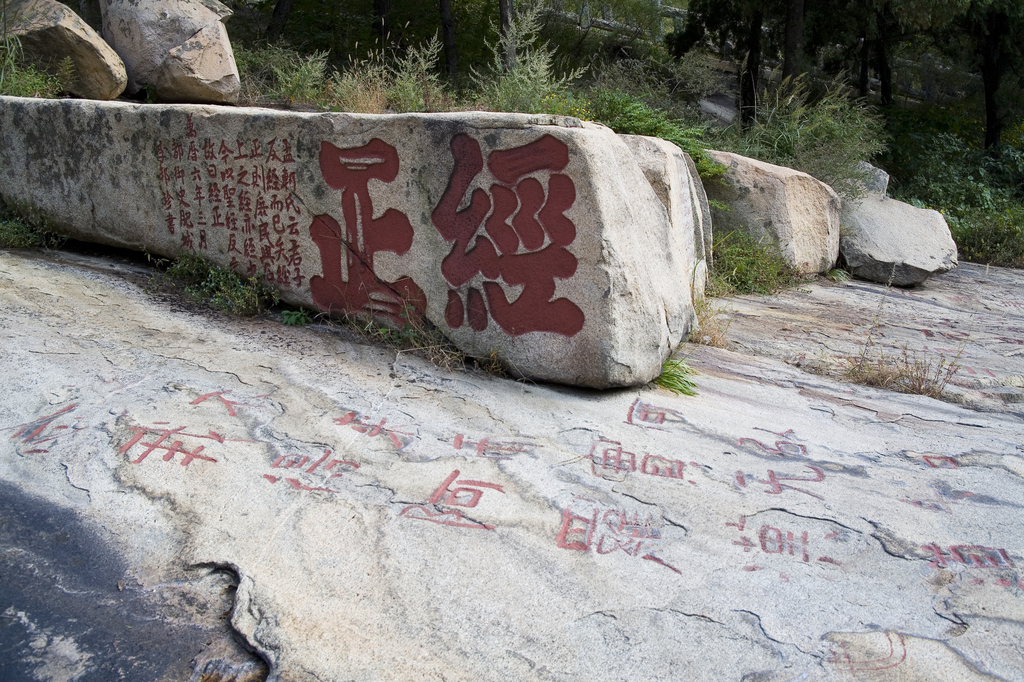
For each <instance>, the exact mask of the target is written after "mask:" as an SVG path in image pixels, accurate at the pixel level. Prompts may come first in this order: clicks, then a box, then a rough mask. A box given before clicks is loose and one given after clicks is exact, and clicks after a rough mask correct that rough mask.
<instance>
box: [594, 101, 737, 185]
mask: <svg viewBox="0 0 1024 682" xmlns="http://www.w3.org/2000/svg"><path fill="white" fill-rule="evenodd" d="M589 95H590V112H591V115H592V116H593V117H594V120H595V121H600V122H601V123H604V124H605V125H606V126H608V127H609V128H611V129H612V130H614V131H615V132H617V133H620V134H623V135H648V136H650V137H660V138H662V139H663V140H668V141H669V142H672V143H673V144H675V145H676V146H678V147H679V148H680V149H682V150H683V151H684V152H686V153H687V154H689V155H690V156H691V157H692V158H693V161H694V163H695V164H696V165H697V172H698V173H699V174H700V176H701V178H703V179H705V180H707V179H710V178H714V177H718V176H721V175H723V174H724V173H725V171H726V168H725V166H722V165H721V164H717V163H715V162H714V161H712V160H711V157H710V156H709V155H708V153H707V150H706V148H705V145H704V143H703V141H702V137H703V135H704V133H705V130H706V129H705V128H686V127H683V125H682V124H681V123H680V122H679V121H676V120H673V119H672V118H670V117H669V116H668V114H666V113H665V112H664V111H661V110H659V109H653V108H651V107H649V106H648V105H647V104H646V103H645V102H644V101H643V100H642V99H640V98H639V97H636V96H634V95H630V94H629V93H627V92H623V91H622V90H602V89H594V90H591V91H590V93H589Z"/></svg>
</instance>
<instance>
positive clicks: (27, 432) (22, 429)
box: [5, 403, 78, 455]
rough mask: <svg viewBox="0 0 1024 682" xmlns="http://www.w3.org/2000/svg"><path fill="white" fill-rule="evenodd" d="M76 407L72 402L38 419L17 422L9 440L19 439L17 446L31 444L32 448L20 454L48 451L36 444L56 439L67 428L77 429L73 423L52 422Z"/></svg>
mask: <svg viewBox="0 0 1024 682" xmlns="http://www.w3.org/2000/svg"><path fill="white" fill-rule="evenodd" d="M76 407H78V404H77V403H74V404H72V405H68V406H67V407H65V408H64V409H62V410H58V411H57V412H54V413H53V414H49V415H46V416H45V417H40V418H39V419H35V420H33V421H30V422H28V423H26V424H19V425H18V426H15V427H14V429H15V431H14V434H13V435H12V436H11V440H17V441H19V448H20V446H22V445H28V446H32V449H30V450H23V451H22V452H21V454H26V455H29V454H37V453H45V452H49V450H44V449H42V448H40V447H38V446H40V445H42V444H43V443H47V442H50V441H54V440H57V438H59V437H60V436H62V435H64V434H65V433H67V429H72V430H76V431H77V430H78V429H77V428H76V427H75V426H74V425H71V426H68V425H63V424H62V425H57V426H55V425H54V422H55V421H57V420H58V419H59V418H60V417H63V416H64V415H68V414H70V413H71V412H74V410H75V408H76ZM5 430H6V429H5Z"/></svg>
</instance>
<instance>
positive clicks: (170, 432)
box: [118, 426, 224, 467]
mask: <svg viewBox="0 0 1024 682" xmlns="http://www.w3.org/2000/svg"><path fill="white" fill-rule="evenodd" d="M184 431H185V427H184V426H179V427H178V428H176V429H158V428H155V427H152V428H147V427H143V426H136V427H134V428H132V432H133V433H134V434H135V435H133V436H132V437H131V439H130V440H129V441H128V442H127V443H125V444H124V445H122V446H121V449H120V450H118V454H121V455H123V454H125V453H126V452H128V451H129V450H131V449H132V448H133V447H135V446H136V445H141V446H143V447H144V448H146V449H145V450H144V451H143V453H142V454H141V455H139V456H138V457H137V458H136V459H133V460H132V464H140V463H141V462H142V461H143V460H144V459H146V458H147V457H148V456H149V455H151V454H152V453H154V452H157V451H158V450H160V451H163V452H164V455H163V460H164V461H165V462H170V461H171V460H172V459H174V456H175V455H177V454H179V453H180V454H183V455H185V458H184V459H182V461H181V466H183V467H187V466H188V465H189V464H191V463H192V461H193V460H196V459H201V460H205V461H207V462H214V463H216V462H217V460H215V459H213V458H212V457H207V456H206V455H203V454H201V453H202V451H203V450H205V449H206V447H205V446H203V445H200V446H197V447H195V448H193V449H192V450H189V449H187V448H186V447H184V445H183V444H182V442H181V441H180V440H177V439H176V437H177V436H189V437H192V438H210V439H212V440H216V441H217V442H220V443H223V442H224V438H223V436H220V435H219V434H216V433H213V432H212V431H211V432H210V435H208V436H197V435H194V434H188V433H184ZM147 434H151V435H154V436H156V439H155V440H153V441H152V442H149V443H144V442H142V439H143V438H145V437H146V435H147ZM172 436H173V437H175V439H173V440H171V442H170V445H165V443H166V442H167V441H168V440H170V439H171V438H172Z"/></svg>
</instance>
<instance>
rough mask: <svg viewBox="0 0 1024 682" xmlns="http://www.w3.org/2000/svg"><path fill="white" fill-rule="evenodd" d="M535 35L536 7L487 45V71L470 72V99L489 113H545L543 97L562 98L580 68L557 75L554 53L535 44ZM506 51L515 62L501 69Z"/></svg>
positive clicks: (545, 46) (537, 28) (537, 22)
mask: <svg viewBox="0 0 1024 682" xmlns="http://www.w3.org/2000/svg"><path fill="white" fill-rule="evenodd" d="M538 32H539V21H538V8H537V7H534V8H532V9H526V10H524V11H522V13H521V14H520V15H519V16H517V17H516V18H515V19H514V20H513V21H512V23H511V28H510V30H509V32H508V34H507V35H505V36H502V37H500V38H499V40H498V41H497V42H494V43H491V42H488V44H487V47H488V48H489V49H490V51H491V64H490V68H489V69H487V70H486V71H484V72H480V71H477V70H475V69H473V70H472V72H471V79H472V82H473V88H474V91H475V92H474V97H475V99H477V100H478V101H479V102H480V103H481V105H482V106H484V107H486V108H487V109H490V110H492V111H514V112H522V113H527V114H537V113H542V112H545V111H546V108H545V98H548V97H550V96H551V95H566V94H567V93H568V90H569V85H570V84H571V83H572V82H573V81H575V80H576V79H578V78H579V77H580V75H582V73H583V70H582V69H575V70H572V71H570V72H569V73H567V74H564V75H558V74H557V73H556V69H555V64H554V53H553V51H552V50H551V48H549V47H548V44H547V43H540V44H538V38H537V35H538ZM510 48H514V50H515V54H516V61H515V64H514V65H513V66H512V67H511V68H505V64H504V62H503V59H502V55H503V54H504V53H505V52H506V51H507V50H509V49H510Z"/></svg>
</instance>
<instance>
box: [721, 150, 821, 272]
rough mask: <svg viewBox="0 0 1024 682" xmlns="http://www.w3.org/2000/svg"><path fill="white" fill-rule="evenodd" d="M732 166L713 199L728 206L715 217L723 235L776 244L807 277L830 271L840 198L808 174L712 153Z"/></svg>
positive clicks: (736, 156) (734, 156)
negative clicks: (741, 233) (739, 232)
mask: <svg viewBox="0 0 1024 682" xmlns="http://www.w3.org/2000/svg"><path fill="white" fill-rule="evenodd" d="M710 154H711V156H712V158H714V160H715V161H717V162H718V163H721V164H724V165H725V166H727V167H728V168H729V170H728V172H727V173H726V175H725V176H724V182H719V183H712V184H709V185H708V186H707V188H706V189H707V190H708V196H709V197H710V198H711V199H717V200H718V201H722V202H724V203H725V204H727V205H728V206H729V208H730V209H731V210H729V211H718V212H716V213H715V227H716V229H717V230H718V231H719V232H721V231H723V230H724V231H726V232H729V231H732V230H743V231H745V232H747V233H749V234H751V235H752V236H754V237H755V238H757V239H759V240H762V241H765V242H769V243H772V244H775V245H777V246H778V248H779V250H780V252H781V253H782V255H783V257H784V258H785V259H786V261H787V262H788V263H789V264H790V265H792V266H793V267H794V268H796V269H797V270H799V271H800V272H801V273H803V274H810V273H814V272H827V271H829V270H831V269H832V267H833V265H835V262H836V259H837V258H838V256H839V225H840V217H841V215H840V210H841V202H840V199H839V195H838V194H836V193H835V191H833V189H832V188H831V187H829V186H828V185H826V184H825V183H823V182H821V181H819V180H816V179H814V178H812V177H811V176H810V175H808V174H807V173H801V172H800V171H797V170H793V169H792V168H784V167H782V166H776V165H773V164H770V163H765V162H763V161H758V160H756V159H749V158H747V157H745V156H740V155H739V154H732V153H729V152H717V151H712V152H710Z"/></svg>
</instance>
